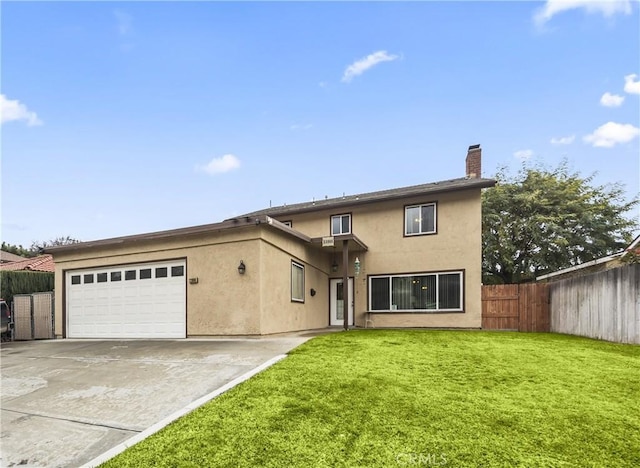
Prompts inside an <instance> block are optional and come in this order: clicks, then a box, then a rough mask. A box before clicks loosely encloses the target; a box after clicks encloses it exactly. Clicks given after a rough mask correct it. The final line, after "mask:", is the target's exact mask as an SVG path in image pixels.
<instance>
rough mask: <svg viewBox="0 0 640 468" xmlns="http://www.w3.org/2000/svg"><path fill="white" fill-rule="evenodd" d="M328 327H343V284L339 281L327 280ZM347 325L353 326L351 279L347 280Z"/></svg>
mask: <svg viewBox="0 0 640 468" xmlns="http://www.w3.org/2000/svg"><path fill="white" fill-rule="evenodd" d="M329 295H330V298H329V299H330V306H329V308H330V318H329V325H332V326H333V325H342V326H344V284H343V281H342V280H341V279H330V280H329ZM349 325H353V278H349Z"/></svg>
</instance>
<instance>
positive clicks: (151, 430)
mask: <svg viewBox="0 0 640 468" xmlns="http://www.w3.org/2000/svg"><path fill="white" fill-rule="evenodd" d="M286 357H287V355H286V354H280V355H278V356H275V357H273V358H271V359H269V360H268V361H266V362H264V363H263V364H260V365H259V366H258V367H255V368H253V369H251V370H250V371H249V372H246V373H244V374H242V375H241V376H240V377H236V378H235V379H233V380H232V381H231V382H229V383H226V384H225V385H223V386H222V387H219V388H217V389H216V390H214V391H213V392H211V393H208V394H207V395H205V396H203V397H201V398H198V399H197V400H195V401H193V402H192V403H189V404H188V405H187V406H185V407H184V408H182V409H180V410H178V411H176V412H175V413H172V414H170V415H169V416H167V417H166V418H164V419H162V420H160V421H158V422H157V423H155V424H154V425H153V426H150V427H148V428H147V429H145V430H144V431H142V432H141V433H139V434H136V435H135V436H133V437H131V438H130V439H127V440H125V441H124V442H122V443H121V444H119V445H116V446H115V447H113V448H111V449H109V450H107V451H106V452H104V453H103V454H102V455H99V456H97V457H96V458H94V459H93V460H91V461H89V462H87V463H85V464H84V465H82V467H81V468H94V467H96V466H99V465H101V464H102V463H104V462H106V461H108V460H110V459H111V458H113V457H115V456H116V455H119V454H120V453H122V452H124V451H125V450H126V449H128V448H129V447H131V446H133V445H135V444H137V443H138V442H141V441H143V440H144V439H146V438H147V437H149V436H151V435H153V434H155V433H156V432H158V431H159V430H160V429H163V428H165V427H166V426H168V425H169V424H171V423H172V422H173V421H175V420H176V419H178V418H181V417H182V416H184V415H186V414H188V413H190V412H191V411H193V410H194V409H196V408H199V407H200V406H202V405H204V404H205V403H207V402H209V401H211V400H213V399H214V398H215V397H217V396H219V395H222V394H223V393H224V392H227V391H229V390H231V389H232V388H233V387H235V386H236V385H239V384H241V383H242V382H244V381H245V380H248V379H250V378H251V377H253V376H254V375H256V374H259V373H260V372H262V371H263V370H265V369H268V368H269V367H271V366H272V365H274V364H275V363H276V362H278V361H281V360H282V359H284V358H286Z"/></svg>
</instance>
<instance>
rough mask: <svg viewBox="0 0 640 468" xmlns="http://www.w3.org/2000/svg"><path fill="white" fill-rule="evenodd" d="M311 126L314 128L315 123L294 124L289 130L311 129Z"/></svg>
mask: <svg viewBox="0 0 640 468" xmlns="http://www.w3.org/2000/svg"><path fill="white" fill-rule="evenodd" d="M310 128H313V124H293V125H291V126H290V127H289V130H309V129H310Z"/></svg>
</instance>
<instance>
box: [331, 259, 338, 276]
mask: <svg viewBox="0 0 640 468" xmlns="http://www.w3.org/2000/svg"><path fill="white" fill-rule="evenodd" d="M331 271H332V272H333V273H335V272H336V271H338V262H336V259H335V258H334V259H333V263H332V264H331Z"/></svg>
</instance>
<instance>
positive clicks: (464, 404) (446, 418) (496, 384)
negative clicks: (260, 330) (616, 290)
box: [103, 330, 640, 468]
mask: <svg viewBox="0 0 640 468" xmlns="http://www.w3.org/2000/svg"><path fill="white" fill-rule="evenodd" d="M103 466H108V467H114V468H115V467H123V466H136V467H147V466H166V467H183V466H192V467H218V466H222V467H239V466H247V467H249V466H251V467H253V466H273V467H307V466H309V467H315V466H326V467H334V466H344V467H352V466H353V467H355V466H362V467H375V466H379V467H390V466H391V467H393V466H423V467H424V466H471V467H475V466H483V467H489V466H496V467H513V466H521V467H555V466H562V467H588V466H594V467H596V466H597V467H600V466H611V467H613V466H616V467H622V466H628V467H637V466H640V346H632V345H621V344H613V343H607V342H601V341H595V340H590V339H586V338H579V337H573V336H565V335H554V334H533V333H532V334H526V333H505V332H493V333H492V332H473V331H470V332H466V331H396V330H361V331H349V332H342V333H333V334H329V335H324V336H320V337H318V338H315V339H313V340H312V341H309V342H307V343H306V344H304V345H303V346H301V347H299V348H297V349H296V350H294V351H293V352H292V353H291V355H290V356H289V357H288V358H286V359H285V360H283V361H281V362H279V363H278V364H276V365H275V366H273V367H271V368H270V369H268V370H267V371H265V372H264V373H262V374H259V375H258V376H256V377H254V378H252V379H250V380H249V381H247V382H245V383H243V384H241V385H239V386H238V387H236V388H234V389H233V390H231V391H229V392H228V393H226V394H224V395H222V396H220V397H219V398H217V399H215V400H213V401H212V402H210V403H208V404H206V405H205V406H203V407H201V408H199V409H198V410H196V411H194V412H193V413H191V414H189V415H187V416H186V417H184V418H182V419H180V420H178V421H176V422H175V423H173V424H171V425H170V426H168V427H167V428H165V429H164V430H162V431H160V432H159V433H157V434H155V435H154V436H151V437H150V438H148V439H146V440H145V441H143V442H141V443H140V444H138V445H136V446H134V447H132V448H130V449H129V450H127V451H126V452H124V453H122V454H120V455H119V456H117V457H116V458H114V459H112V460H110V461H109V462H108V463H106V464H105V465H103Z"/></svg>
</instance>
